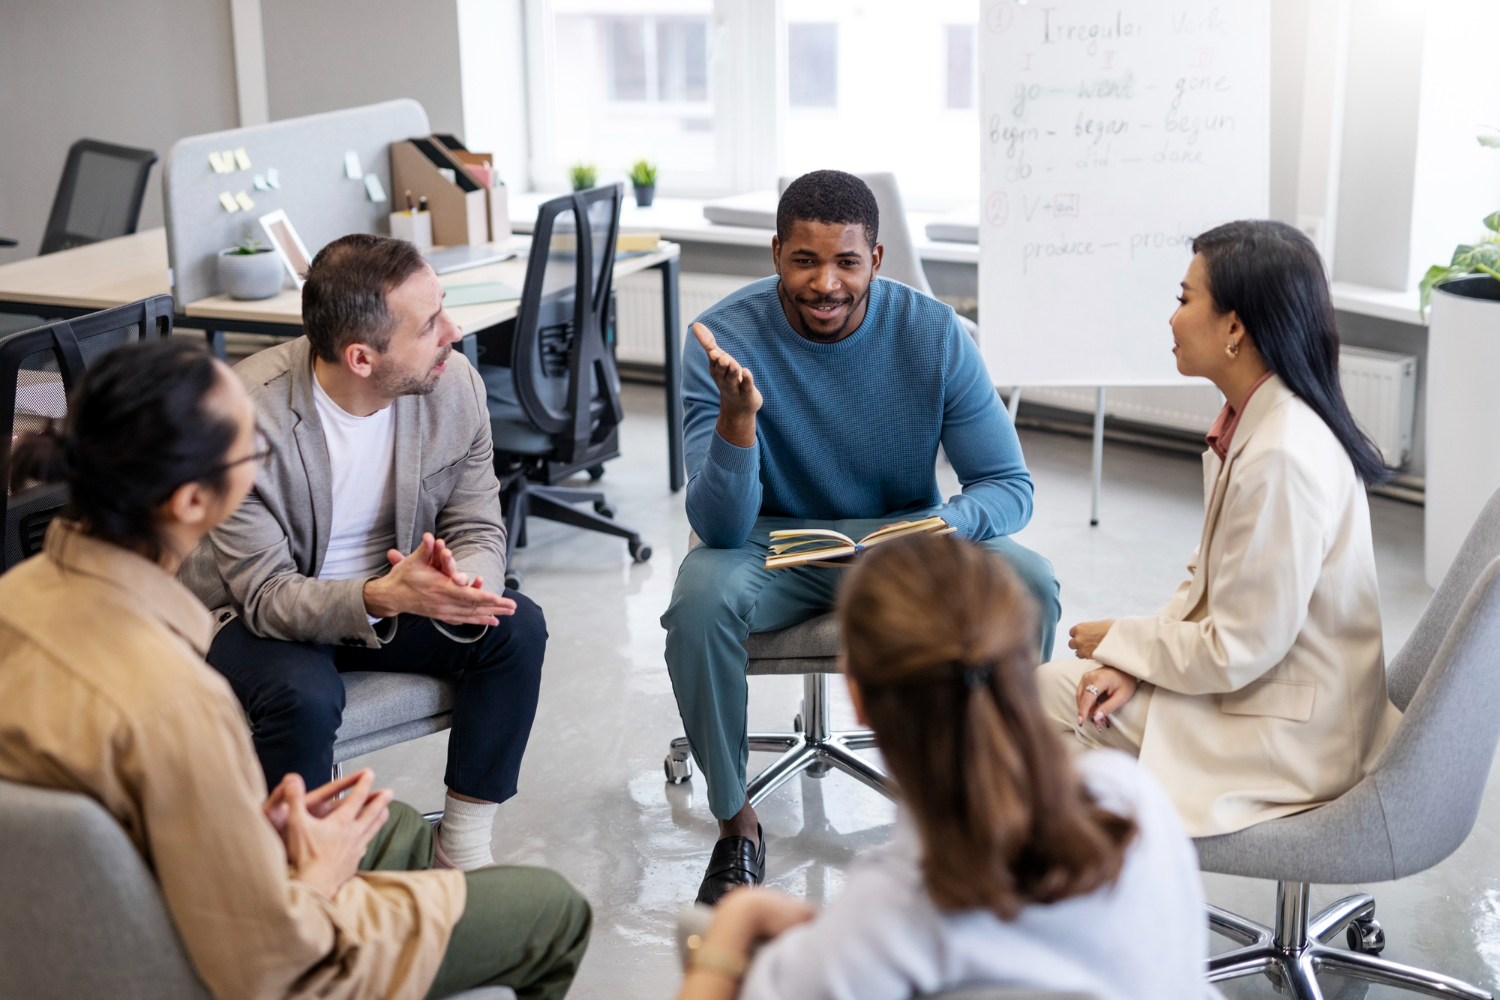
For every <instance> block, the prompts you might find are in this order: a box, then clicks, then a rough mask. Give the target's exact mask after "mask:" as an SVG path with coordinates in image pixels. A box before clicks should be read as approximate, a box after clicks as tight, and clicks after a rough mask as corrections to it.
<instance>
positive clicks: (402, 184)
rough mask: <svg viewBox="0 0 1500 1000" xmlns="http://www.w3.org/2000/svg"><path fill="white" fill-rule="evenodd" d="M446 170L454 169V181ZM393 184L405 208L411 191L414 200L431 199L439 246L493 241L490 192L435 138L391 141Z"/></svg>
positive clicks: (434, 237)
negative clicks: (407, 196)
mask: <svg viewBox="0 0 1500 1000" xmlns="http://www.w3.org/2000/svg"><path fill="white" fill-rule="evenodd" d="M444 169H446V170H451V171H452V177H453V179H452V180H449V179H448V177H446V176H444V175H443V174H442V173H441V172H440V171H441V170H444ZM391 187H392V189H393V190H392V192H391V196H392V199H393V201H394V202H395V204H397V205H398V206H403V207H404V201H405V197H406V192H407V191H410V192H411V197H412V201H413V202H416V201H418V200H419V199H421V198H424V197H425V198H426V199H427V208H428V210H429V211H430V212H431V213H432V241H433V242H434V243H436V244H437V245H438V246H457V245H461V244H475V243H487V242H489V238H490V220H489V214H490V204H489V202H490V198H489V192H487V191H486V190H484V189H483V188H481V187H480V186H479V182H478V181H476V180H474V178H473V177H472V176H471V175H470V174H469V172H468V171H467V170H465V169H463V166H462V164H459V163H457V162H456V161H454V160H453V159H451V158H450V157H449V155H448V152H447V150H446V149H444V148H443V147H442V146H441V145H440V144H439V143H437V142H434V141H433V140H432V139H427V138H421V139H408V140H406V141H405V142H393V143H391Z"/></svg>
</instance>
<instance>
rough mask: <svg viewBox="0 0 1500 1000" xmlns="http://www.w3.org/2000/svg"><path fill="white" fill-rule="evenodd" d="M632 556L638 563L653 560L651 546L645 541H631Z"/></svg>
mask: <svg viewBox="0 0 1500 1000" xmlns="http://www.w3.org/2000/svg"><path fill="white" fill-rule="evenodd" d="M630 558H632V559H634V560H635V561H636V562H638V563H643V562H650V561H651V546H649V545H647V544H646V543H644V542H631V543H630Z"/></svg>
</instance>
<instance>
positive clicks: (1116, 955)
mask: <svg viewBox="0 0 1500 1000" xmlns="http://www.w3.org/2000/svg"><path fill="white" fill-rule="evenodd" d="M1078 766H1079V769H1080V771H1082V773H1083V776H1084V780H1085V781H1086V782H1087V784H1088V786H1089V788H1090V789H1091V790H1092V791H1093V793H1094V795H1095V797H1096V798H1097V799H1098V800H1099V802H1100V804H1101V805H1103V806H1104V807H1105V808H1107V809H1109V810H1111V811H1112V812H1116V813H1118V814H1121V815H1126V816H1132V817H1133V818H1134V819H1135V821H1136V824H1137V825H1138V827H1139V828H1140V832H1139V834H1138V835H1137V837H1136V839H1135V840H1134V841H1133V842H1132V843H1131V845H1130V847H1129V848H1128V850H1127V853H1126V857H1125V867H1124V869H1123V870H1122V871H1121V873H1120V877H1119V880H1118V881H1117V882H1116V883H1115V884H1114V885H1106V886H1104V887H1102V888H1100V889H1097V890H1095V891H1094V892H1092V893H1090V894H1089V895H1087V896H1075V897H1073V898H1071V899H1066V900H1063V901H1062V902H1060V903H1053V904H1051V905H1033V906H1029V907H1027V908H1026V909H1025V910H1023V911H1022V912H1021V913H1020V915H1019V916H1018V917H1017V918H1016V919H1015V920H1013V921H1010V922H1006V921H1003V920H1001V919H1000V918H999V917H997V916H995V915H994V914H993V913H990V912H988V911H983V910H970V911H964V912H958V913H945V912H943V911H940V910H939V909H938V908H937V907H936V906H934V905H933V902H932V900H931V899H929V898H928V896H927V891H926V889H925V887H924V886H923V884H922V873H921V867H920V866H921V843H920V841H919V838H918V835H917V830H916V826H915V824H914V823H913V822H912V821H911V820H910V818H909V817H907V816H906V815H905V814H904V811H903V814H902V815H901V816H900V817H898V819H897V822H896V827H895V830H894V832H893V834H892V837H891V841H890V843H888V844H886V845H885V846H883V847H880V848H878V849H876V850H874V851H871V852H870V853H869V854H867V855H865V856H864V857H862V858H861V859H859V860H858V861H857V862H855V864H854V865H853V866H852V867H851V869H850V872H849V878H848V882H847V884H846V885H845V888H844V892H843V894H842V895H841V896H840V897H839V898H838V899H837V900H835V901H834V903H833V904H832V905H831V906H829V907H828V909H827V910H825V911H824V912H823V913H822V914H820V915H819V916H818V917H817V918H816V919H814V920H813V921H811V922H810V923H807V924H803V925H802V926H800V927H795V928H793V929H792V930H789V931H787V932H786V933H785V934H783V935H782V936H781V937H780V938H778V939H776V940H775V941H772V942H771V943H770V944H768V945H766V946H765V947H764V948H763V949H761V951H760V954H759V955H757V957H756V959H755V962H754V964H753V965H752V966H751V969H750V972H749V974H748V976H747V977H746V980H745V985H744V990H743V992H742V993H741V998H742V1000H782V998H785V1000H818V998H827V1000H887V998H889V1000H907V998H909V997H911V996H912V995H913V994H924V993H936V992H938V991H940V990H945V989H953V988H956V987H959V986H973V985H999V986H1018V987H1032V988H1039V989H1054V990H1078V991H1082V992H1086V993H1091V994H1094V995H1096V996H1098V997H1099V998H1100V1000H1126V998H1132V1000H1133V998H1152V1000H1156V998H1164V997H1205V996H1217V995H1218V994H1217V993H1216V992H1211V988H1210V987H1209V986H1208V985H1207V983H1206V982H1205V981H1204V978H1203V976H1204V969H1205V962H1206V960H1207V958H1208V924H1207V921H1206V918H1205V916H1204V903H1203V886H1202V883H1201V881H1200V879H1199V876H1198V858H1197V855H1196V853H1195V852H1194V850H1193V846H1192V843H1191V841H1189V840H1188V838H1187V836H1186V835H1185V834H1184V833H1183V831H1182V824H1181V823H1180V822H1179V821H1178V819H1177V813H1176V811H1175V810H1174V809H1173V808H1172V803H1171V801H1170V800H1169V799H1168V798H1167V795H1166V793H1165V792H1164V791H1163V790H1162V788H1161V786H1159V785H1158V784H1157V783H1156V780H1155V779H1154V778H1152V777H1151V776H1150V775H1149V774H1148V773H1147V772H1146V771H1145V770H1143V769H1142V768H1141V767H1140V766H1139V765H1138V764H1137V763H1136V761H1135V760H1134V759H1133V758H1131V757H1128V756H1126V755H1125V754H1122V753H1117V752H1115V751H1095V752H1092V753H1089V754H1086V755H1085V756H1084V757H1082V758H1080V760H1079V762H1078Z"/></svg>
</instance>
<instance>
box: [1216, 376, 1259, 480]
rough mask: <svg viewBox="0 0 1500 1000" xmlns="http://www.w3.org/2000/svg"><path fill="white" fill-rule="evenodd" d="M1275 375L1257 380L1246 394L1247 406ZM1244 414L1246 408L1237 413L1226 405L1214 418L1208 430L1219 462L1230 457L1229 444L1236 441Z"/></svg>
mask: <svg viewBox="0 0 1500 1000" xmlns="http://www.w3.org/2000/svg"><path fill="white" fill-rule="evenodd" d="M1274 374H1275V373H1274V372H1266V373H1265V374H1264V375H1262V376H1261V377H1260V378H1258V379H1256V380H1255V384H1254V385H1252V386H1251V387H1250V391H1249V392H1248V393H1246V394H1245V404H1246V405H1247V406H1248V405H1249V403H1250V397H1251V396H1253V395H1255V390H1256V389H1259V388H1260V387H1261V386H1262V385H1264V384H1265V382H1266V379H1268V378H1270V377H1271V376H1272V375H1274ZM1244 412H1245V407H1244V406H1241V407H1240V410H1239V413H1236V412H1235V410H1234V407H1232V406H1230V405H1229V404H1228V403H1225V404H1224V409H1222V410H1220V411H1219V415H1218V416H1217V417H1216V418H1214V425H1213V426H1212V427H1210V428H1209V429H1208V446H1209V447H1210V448H1212V449H1213V452H1214V454H1215V455H1218V456H1219V461H1221V462H1222V461H1224V459H1226V458H1228V457H1229V444H1230V442H1232V441H1233V440H1234V431H1235V428H1237V427H1239V425H1240V415H1241V414H1243V413H1244Z"/></svg>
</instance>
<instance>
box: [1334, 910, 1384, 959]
mask: <svg viewBox="0 0 1500 1000" xmlns="http://www.w3.org/2000/svg"><path fill="white" fill-rule="evenodd" d="M1344 940H1345V941H1348V942H1349V950H1350V951H1357V952H1361V953H1363V954H1366V955H1378V954H1380V953H1381V952H1382V951H1384V950H1385V929H1384V928H1383V927H1381V926H1380V921H1378V920H1376V919H1375V918H1374V917H1370V918H1368V919H1366V920H1355V921H1353V922H1351V923H1350V924H1349V927H1348V928H1347V929H1346V930H1345V931H1344Z"/></svg>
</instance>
